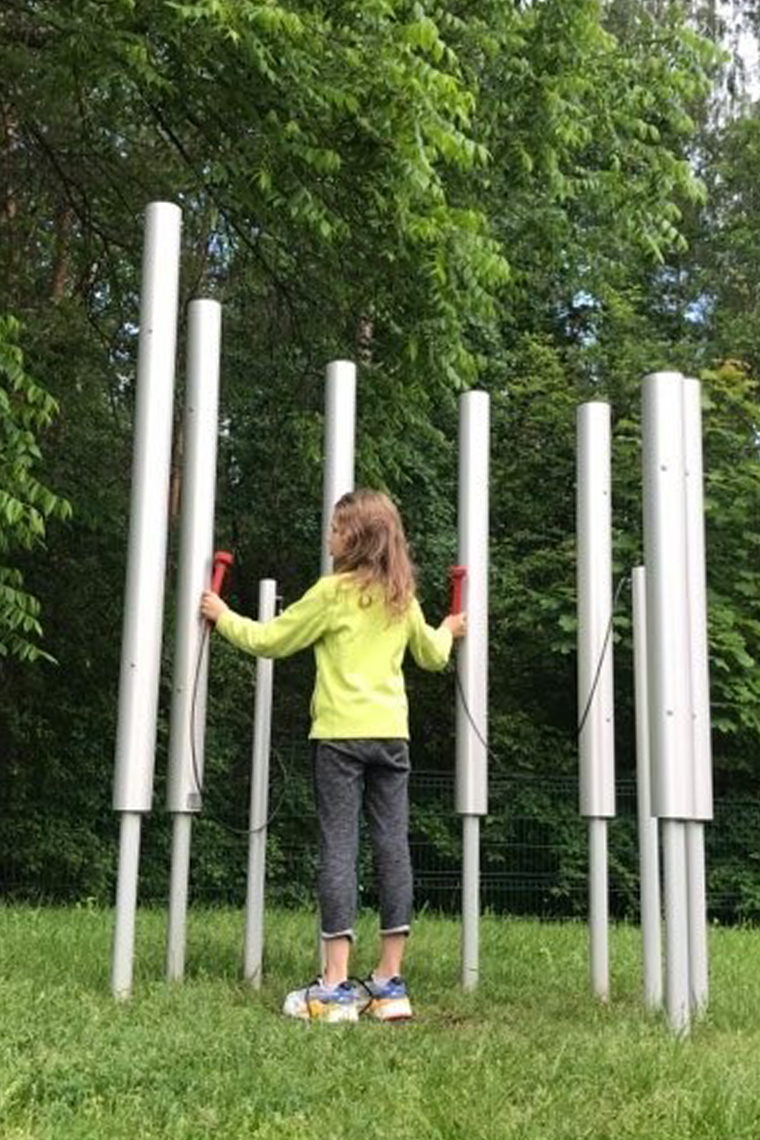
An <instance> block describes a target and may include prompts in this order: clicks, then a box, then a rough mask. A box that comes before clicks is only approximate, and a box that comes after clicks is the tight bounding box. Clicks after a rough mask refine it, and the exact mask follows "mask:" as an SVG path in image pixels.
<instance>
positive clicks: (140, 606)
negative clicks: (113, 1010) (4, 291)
mask: <svg viewBox="0 0 760 1140" xmlns="http://www.w3.org/2000/svg"><path fill="white" fill-rule="evenodd" d="M180 228H181V213H180V210H179V207H178V206H175V205H174V204H173V203H170V202H152V203H151V204H150V205H149V206H148V208H147V211H146V217H145V241H144V248H143V263H142V289H141V304H140V334H139V346H138V359H137V402H136V410H135V442H134V452H133V464H132V493H131V503H130V524H129V547H128V553H127V580H126V591H125V602H124V628H123V637H122V652H121V671H120V680H119V711H118V725H117V733H116V759H115V771H114V791H113V806H114V809H115V810H116V811H118V812H121V813H122V820H121V838H120V854H119V870H118V884H117V892H116V921H115V929H114V942H113V959H112V989H113V992H114V995H115V996H117V997H126V996H128V995H129V993H130V992H131V988H132V962H133V955H134V926H135V908H136V905H137V875H138V865H139V849H140V826H141V814H142V813H144V812H148V811H150V809H151V803H152V797H153V770H154V765H155V743H156V718H157V709H158V681H159V671H160V663H161V634H162V626H163V610H164V579H165V565H166V541H167V516H168V500H169V479H170V470H171V440H172V405H173V399H174V367H175V351H176V338H177V304H178V295H179V257H180Z"/></svg>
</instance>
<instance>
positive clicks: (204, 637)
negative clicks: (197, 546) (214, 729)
mask: <svg viewBox="0 0 760 1140" xmlns="http://www.w3.org/2000/svg"><path fill="white" fill-rule="evenodd" d="M210 628H211V627H210V625H209V623H208V622H207V621H204V623H203V632H202V634H201V640H200V644H199V646H198V658H197V660H196V663H195V677H194V679H193V688H192V695H191V697H190V756H191V759H192V764H193V778H194V780H195V789H196V792H197V795H198V799H199V800H202V797H203V781H202V780H201V776H200V770H199V767H198V754H197V742H196V735H195V716H196V710H197V705H198V683H199V681H200V675H201V666H202V664H203V654H204V651H205V649H206V642H207V641H208V636H209V630H210ZM272 752H273V754H274V756H275V757H276V759H277V762H278V764H279V765H280V771H281V773H282V776H283V782H282V791H281V792H280V796H279V799H278V800H277V803H276V804H275V806H274V808H273V809H272V811H271V812H270V813H269V815H268V816H267V818H266V820H265V821H264V823H262V824H260V825H259V826H258V827H234V826H233V825H232V824H231V823H227V822H226V821H225V820H223V819H219V817H218V816H213V815H211V814H210V813H209V814H207V815H206V817H205V818H206V819H209V820H211V822H212V823H216V824H218V825H219V827H223V828H224V829H225V831H229V832H230V833H231V834H233V835H248V836H251V835H258V834H259V833H260V832H262V831H266V829H267V828H268V827H269V825H270V824H271V823H272V822H273V820H274V819H275V817H276V816H277V813H278V812H279V810H280V808H281V807H282V805H283V802H284V800H285V790H286V788H287V784H288V770H287V768H286V767H285V764H284V762H283V760H282V757H281V756H280V754H279V752H278V751H277V750H276V749H272Z"/></svg>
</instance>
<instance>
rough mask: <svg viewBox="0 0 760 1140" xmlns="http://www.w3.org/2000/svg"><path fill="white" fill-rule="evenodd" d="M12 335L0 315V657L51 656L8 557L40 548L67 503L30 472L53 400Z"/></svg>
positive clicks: (33, 604)
mask: <svg viewBox="0 0 760 1140" xmlns="http://www.w3.org/2000/svg"><path fill="white" fill-rule="evenodd" d="M18 335H19V325H18V322H17V321H16V320H14V318H13V317H11V316H8V315H5V316H2V317H0V656H3V657H5V656H7V655H9V654H10V655H11V656H13V657H17V658H19V659H20V660H22V661H34V660H36V659H37V658H39V657H44V658H47V660H51V658H50V656H49V654H47V653H45V652H44V650H42V649H41V648H40V646H39V644H38V643H37V641H36V640H35V639H37V638H39V637H40V636H41V634H42V627H41V625H40V622H39V613H40V604H39V602H38V600H37V598H35V597H34V596H33V595H32V594H30V593H29V592H28V591H27V590H26V589H25V588H24V575H23V572H22V570H21V569H19V568H18V566H14V565H13V564H12V560H13V557H14V555H18V553H19V552H20V551H23V552H30V551H34V550H38V549H39V548H41V547H42V546H43V544H44V541H45V531H46V521H47V520H48V519H51V518H58V519H67V518H69V517H70V516H71V506H70V504H69V503H68V502H67V500H66V499H63V498H61V497H60V496H58V495H56V494H54V492H52V491H51V490H49V489H48V488H47V487H46V486H45V484H44V483H42V482H40V480H39V479H38V478H37V476H36V474H35V468H36V466H37V465H38V462H39V460H40V459H41V458H42V456H41V453H40V449H39V445H38V442H37V437H38V435H39V433H40V432H41V431H43V430H44V429H45V428H47V427H49V426H50V424H51V423H52V421H53V418H54V416H55V414H56V412H57V410H58V405H57V403H56V401H55V400H54V399H53V397H52V396H51V395H50V394H49V393H48V392H46V391H45V389H44V388H42V387H40V385H39V384H37V383H35V381H34V380H32V378H31V377H30V376H29V375H28V374H27V373H26V372H25V370H24V357H23V353H22V351H21V347H20V345H19V344H18Z"/></svg>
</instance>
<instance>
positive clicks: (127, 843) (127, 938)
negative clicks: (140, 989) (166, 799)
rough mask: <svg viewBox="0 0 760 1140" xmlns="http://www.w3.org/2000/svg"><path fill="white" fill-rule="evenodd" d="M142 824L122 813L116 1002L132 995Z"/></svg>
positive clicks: (138, 818)
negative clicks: (117, 999)
mask: <svg viewBox="0 0 760 1140" xmlns="http://www.w3.org/2000/svg"><path fill="white" fill-rule="evenodd" d="M141 824H142V816H141V814H140V813H139V812H129V811H125V812H122V813H121V819H120V830H119V870H118V878H117V883H116V922H115V926H114V937H113V955H112V959H111V992H112V993H113V996H114V997H115V998H119V999H124V998H128V997H129V996H130V994H131V993H132V967H133V958H134V943H135V918H136V912H137V873H138V867H139V864H140V827H141Z"/></svg>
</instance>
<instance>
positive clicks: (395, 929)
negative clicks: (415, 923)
mask: <svg viewBox="0 0 760 1140" xmlns="http://www.w3.org/2000/svg"><path fill="white" fill-rule="evenodd" d="M409 930H410V927H409V923H407V924H406V925H405V926H386V927H381V928H380V935H381V936H382V935H385V934H408V933H409Z"/></svg>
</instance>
